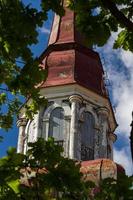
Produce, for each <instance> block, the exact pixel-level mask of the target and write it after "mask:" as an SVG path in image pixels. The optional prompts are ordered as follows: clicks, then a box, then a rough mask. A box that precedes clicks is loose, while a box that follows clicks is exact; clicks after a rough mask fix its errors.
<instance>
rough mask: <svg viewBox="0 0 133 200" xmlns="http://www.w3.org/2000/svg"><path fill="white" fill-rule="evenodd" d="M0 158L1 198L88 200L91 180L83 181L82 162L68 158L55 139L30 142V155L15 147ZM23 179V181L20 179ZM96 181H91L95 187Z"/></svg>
mask: <svg viewBox="0 0 133 200" xmlns="http://www.w3.org/2000/svg"><path fill="white" fill-rule="evenodd" d="M7 153H8V155H7V156H6V157H4V158H1V159H0V199H3V200H5V199H7V200H8V199H10V200H12V199H23V200H30V199H31V200H34V199H35V200H37V199H38V200H43V199H44V200H45V199H86V198H87V197H88V192H89V190H87V189H86V188H87V187H88V185H89V183H85V182H83V181H82V174H81V173H80V164H79V163H76V161H73V160H70V159H68V158H64V157H63V156H62V153H63V149H62V147H61V146H58V145H56V144H55V143H54V140H53V139H52V138H49V140H48V141H44V140H43V139H42V138H39V139H38V141H37V142H35V143H29V150H28V151H27V154H26V155H23V154H17V153H16V152H15V149H14V148H12V149H10V150H8V152H7ZM20 178H21V182H20ZM92 185H93V184H90V186H92Z"/></svg>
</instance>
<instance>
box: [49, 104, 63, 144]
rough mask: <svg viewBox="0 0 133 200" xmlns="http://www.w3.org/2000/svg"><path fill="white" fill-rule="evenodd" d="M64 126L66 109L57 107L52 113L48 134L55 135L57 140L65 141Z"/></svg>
mask: <svg viewBox="0 0 133 200" xmlns="http://www.w3.org/2000/svg"><path fill="white" fill-rule="evenodd" d="M64 128H65V127H64V110H63V109H62V108H60V107H57V108H55V109H54V110H53V111H52V112H51V114H50V119H49V131H48V136H49V137H53V138H54V139H55V141H57V142H60V143H61V142H62V143H63V141H64Z"/></svg>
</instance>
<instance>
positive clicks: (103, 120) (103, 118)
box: [97, 107, 109, 158]
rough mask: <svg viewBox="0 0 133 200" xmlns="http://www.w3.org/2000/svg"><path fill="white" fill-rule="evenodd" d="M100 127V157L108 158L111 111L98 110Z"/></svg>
mask: <svg viewBox="0 0 133 200" xmlns="http://www.w3.org/2000/svg"><path fill="white" fill-rule="evenodd" d="M97 114H98V118H99V126H100V146H99V157H100V158H107V157H108V155H107V145H108V143H107V132H108V117H109V110H108V109H107V108H106V107H101V108H99V109H97Z"/></svg>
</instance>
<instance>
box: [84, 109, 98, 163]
mask: <svg viewBox="0 0 133 200" xmlns="http://www.w3.org/2000/svg"><path fill="white" fill-rule="evenodd" d="M94 124H95V121H94V117H93V115H92V114H91V113H89V112H85V113H84V122H83V123H82V125H81V160H93V159H94V136H95V129H94Z"/></svg>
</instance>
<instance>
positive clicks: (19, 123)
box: [17, 118, 28, 127]
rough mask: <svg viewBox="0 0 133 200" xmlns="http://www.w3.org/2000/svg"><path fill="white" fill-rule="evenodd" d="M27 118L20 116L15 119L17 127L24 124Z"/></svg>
mask: <svg viewBox="0 0 133 200" xmlns="http://www.w3.org/2000/svg"><path fill="white" fill-rule="evenodd" d="M27 122H28V120H27V119H26V118H20V119H18V120H17V127H20V126H26V124H27Z"/></svg>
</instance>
